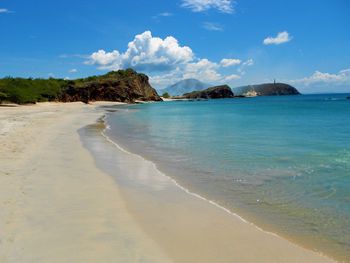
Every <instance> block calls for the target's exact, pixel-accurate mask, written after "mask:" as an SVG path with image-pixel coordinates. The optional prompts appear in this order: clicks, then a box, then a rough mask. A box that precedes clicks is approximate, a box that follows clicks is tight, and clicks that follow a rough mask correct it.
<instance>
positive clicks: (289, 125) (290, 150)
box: [106, 94, 350, 262]
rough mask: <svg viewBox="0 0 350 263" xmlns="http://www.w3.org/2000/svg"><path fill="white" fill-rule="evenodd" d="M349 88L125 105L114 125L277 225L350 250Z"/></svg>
mask: <svg viewBox="0 0 350 263" xmlns="http://www.w3.org/2000/svg"><path fill="white" fill-rule="evenodd" d="M346 96H347V95H343V94H341V95H340V94H339V95H308V96H296V97H290V96H288V97H265V98H263V97H261V98H253V99H240V100H238V99H234V100H218V101H204V102H165V103H156V104H144V105H132V106H127V107H119V108H118V107H117V108H115V109H117V111H116V112H113V113H108V114H107V118H106V123H107V125H108V129H107V131H106V134H107V135H108V136H109V138H111V139H112V140H115V141H117V142H118V144H120V145H121V146H122V147H123V148H125V149H127V150H129V151H131V152H134V153H137V154H140V155H142V156H145V157H147V159H149V160H151V161H153V162H154V163H156V164H157V166H158V168H159V169H160V170H161V171H163V172H164V173H166V174H167V175H169V176H171V177H172V178H174V179H176V181H177V182H178V183H180V184H181V185H183V186H184V187H186V188H189V189H190V190H191V191H193V192H196V193H198V194H200V195H202V196H204V197H206V198H208V199H210V200H214V201H215V202H216V203H218V204H219V205H221V206H223V207H226V208H228V209H230V210H231V211H235V212H238V213H239V214H240V215H242V216H243V217H244V218H247V219H248V220H249V221H252V222H254V223H255V224H257V225H259V226H261V227H263V228H264V229H266V230H268V231H273V232H277V233H278V234H280V235H282V236H284V237H287V238H288V239H292V240H294V241H295V242H297V243H300V244H302V245H304V246H307V247H309V248H311V249H314V250H318V251H322V252H325V253H327V254H329V255H331V256H334V257H336V258H338V259H339V260H343V261H346V262H347V261H349V260H350V254H349V251H350V232H349V231H350V225H349V221H350V206H349V201H350V191H349V189H350V159H349V157H350V139H349V134H350V117H349V116H350V103H349V101H348V100H346Z"/></svg>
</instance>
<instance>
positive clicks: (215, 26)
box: [203, 22, 224, 31]
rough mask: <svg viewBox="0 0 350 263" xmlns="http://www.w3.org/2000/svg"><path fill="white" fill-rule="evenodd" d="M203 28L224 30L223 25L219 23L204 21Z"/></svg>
mask: <svg viewBox="0 0 350 263" xmlns="http://www.w3.org/2000/svg"><path fill="white" fill-rule="evenodd" d="M203 28H204V29H206V30H208V31H224V27H223V26H222V25H221V24H219V23H212V22H204V23H203Z"/></svg>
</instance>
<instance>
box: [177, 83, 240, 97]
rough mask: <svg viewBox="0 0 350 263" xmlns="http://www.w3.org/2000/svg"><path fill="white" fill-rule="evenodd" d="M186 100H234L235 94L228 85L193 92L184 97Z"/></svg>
mask: <svg viewBox="0 0 350 263" xmlns="http://www.w3.org/2000/svg"><path fill="white" fill-rule="evenodd" d="M183 97H184V98H186V99H224V98H233V97H234V94H233V92H232V90H231V88H230V87H229V86H228V85H222V86H215V87H211V88H208V89H205V90H202V91H193V92H191V93H186V94H184V95H183Z"/></svg>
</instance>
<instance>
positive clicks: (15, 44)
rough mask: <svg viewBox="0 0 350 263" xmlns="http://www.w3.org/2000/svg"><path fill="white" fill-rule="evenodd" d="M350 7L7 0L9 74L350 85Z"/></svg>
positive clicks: (4, 50) (317, 87)
mask: <svg viewBox="0 0 350 263" xmlns="http://www.w3.org/2000/svg"><path fill="white" fill-rule="evenodd" d="M349 14H350V2H349V1H348V0H322V1H319V0H317V1H316V0H308V1H299V0H294V1H281V0H279V1H277V0H270V1H269V0H267V1H261V0H236V1H231V0H172V1H169V0H153V1H152V0H148V1H146V0H139V1H117V0H100V1H89V0H85V1H82V0H75V1H68V0H61V1H44V0H33V1H23V0H21V1H19V0H0V35H1V39H0V77H3V76H8V75H11V76H20V77H45V78H46V77H49V76H55V77H61V78H66V77H67V78H71V79H74V78H78V77H85V76H88V75H95V74H103V73H105V72H108V71H110V70H116V69H120V68H125V67H134V68H135V69H136V70H138V71H142V72H144V73H146V74H148V75H149V76H150V80H151V83H152V85H153V86H154V87H156V88H160V87H165V86H167V85H169V84H172V83H173V82H176V81H178V80H181V79H183V78H189V77H193V78H198V79H200V80H203V81H204V82H208V83H211V84H221V83H228V84H229V85H230V86H231V87H236V86H240V85H245V84H254V83H261V82H268V81H273V79H277V81H284V82H288V83H290V84H292V85H294V86H296V87H297V88H299V89H300V90H301V91H303V92H305V93H309V92H350V15H349ZM129 43H130V44H129ZM128 45H129V46H128Z"/></svg>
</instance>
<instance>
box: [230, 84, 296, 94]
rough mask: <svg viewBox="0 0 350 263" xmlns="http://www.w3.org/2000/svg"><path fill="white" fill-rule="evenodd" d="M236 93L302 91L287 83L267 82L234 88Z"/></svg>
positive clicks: (288, 92)
mask: <svg viewBox="0 0 350 263" xmlns="http://www.w3.org/2000/svg"><path fill="white" fill-rule="evenodd" d="M234 92H235V94H236V95H241V96H251V97H255V96H281V95H299V94H300V92H299V91H298V90H297V89H296V88H294V87H292V86H290V85H288V84H285V83H265V84H259V85H248V86H243V87H238V88H235V89H234Z"/></svg>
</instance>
